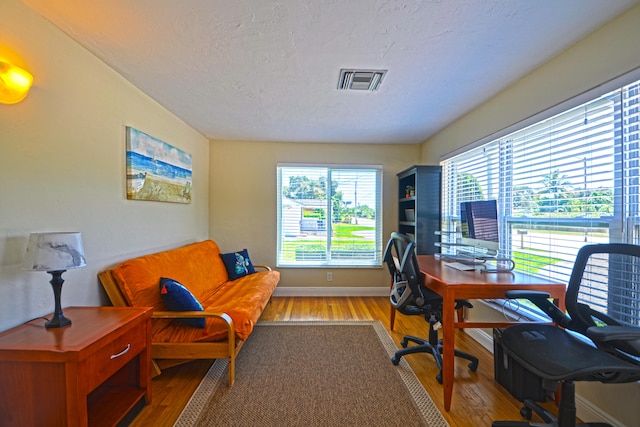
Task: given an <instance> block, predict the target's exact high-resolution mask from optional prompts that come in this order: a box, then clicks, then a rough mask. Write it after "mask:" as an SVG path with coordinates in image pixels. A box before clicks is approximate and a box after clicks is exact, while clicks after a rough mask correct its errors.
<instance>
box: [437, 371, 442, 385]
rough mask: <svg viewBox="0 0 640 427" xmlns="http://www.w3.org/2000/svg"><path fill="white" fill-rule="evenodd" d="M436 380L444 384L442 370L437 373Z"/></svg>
mask: <svg viewBox="0 0 640 427" xmlns="http://www.w3.org/2000/svg"><path fill="white" fill-rule="evenodd" d="M436 380H437V381H438V382H439V383H440V384H442V372H441V373H439V374H438V375H436Z"/></svg>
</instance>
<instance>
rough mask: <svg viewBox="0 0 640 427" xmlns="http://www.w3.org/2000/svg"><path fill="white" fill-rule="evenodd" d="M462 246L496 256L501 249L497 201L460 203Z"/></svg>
mask: <svg viewBox="0 0 640 427" xmlns="http://www.w3.org/2000/svg"><path fill="white" fill-rule="evenodd" d="M460 219H461V231H462V244H464V245H469V246H473V247H474V248H481V249H485V250H486V251H487V255H489V256H496V255H497V254H498V250H499V249H500V239H499V234H498V209H497V203H496V201H495V200H478V201H475V202H462V203H460Z"/></svg>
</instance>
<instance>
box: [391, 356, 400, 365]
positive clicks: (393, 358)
mask: <svg viewBox="0 0 640 427" xmlns="http://www.w3.org/2000/svg"><path fill="white" fill-rule="evenodd" d="M391 363H393V364H394V365H396V366H398V365H399V364H400V358H399V357H396V356H393V357H392V358H391Z"/></svg>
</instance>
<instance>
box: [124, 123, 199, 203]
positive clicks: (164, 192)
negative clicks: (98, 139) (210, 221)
mask: <svg viewBox="0 0 640 427" xmlns="http://www.w3.org/2000/svg"><path fill="white" fill-rule="evenodd" d="M126 184H127V185H126V188H127V191H126V193H127V199H128V200H145V201H155V202H169V203H183V204H188V203H191V194H192V185H193V161H192V156H191V154H190V153H187V152H186V151H183V150H181V149H180V148H177V147H175V146H173V145H170V144H168V143H166V142H164V141H162V140H160V139H158V138H155V137H153V136H151V135H149V134H147V133H145V132H142V131H140V130H138V129H136V128H134V127H131V126H126Z"/></svg>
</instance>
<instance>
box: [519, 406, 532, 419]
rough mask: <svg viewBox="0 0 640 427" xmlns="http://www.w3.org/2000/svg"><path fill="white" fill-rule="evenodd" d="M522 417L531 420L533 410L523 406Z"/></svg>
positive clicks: (521, 409)
mask: <svg viewBox="0 0 640 427" xmlns="http://www.w3.org/2000/svg"><path fill="white" fill-rule="evenodd" d="M520 415H521V416H522V418H525V419H527V420H530V419H531V415H532V411H531V408H529V407H528V406H523V407H522V408H520Z"/></svg>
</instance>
